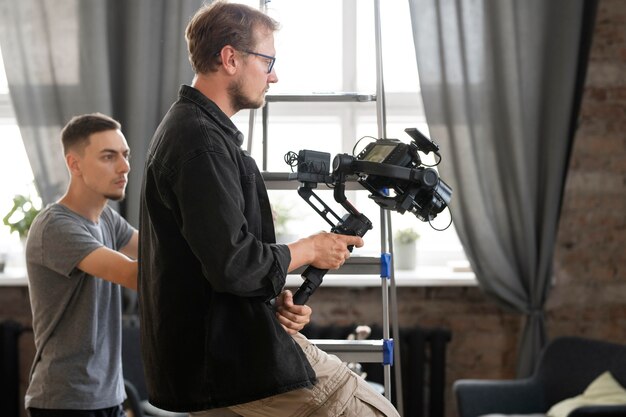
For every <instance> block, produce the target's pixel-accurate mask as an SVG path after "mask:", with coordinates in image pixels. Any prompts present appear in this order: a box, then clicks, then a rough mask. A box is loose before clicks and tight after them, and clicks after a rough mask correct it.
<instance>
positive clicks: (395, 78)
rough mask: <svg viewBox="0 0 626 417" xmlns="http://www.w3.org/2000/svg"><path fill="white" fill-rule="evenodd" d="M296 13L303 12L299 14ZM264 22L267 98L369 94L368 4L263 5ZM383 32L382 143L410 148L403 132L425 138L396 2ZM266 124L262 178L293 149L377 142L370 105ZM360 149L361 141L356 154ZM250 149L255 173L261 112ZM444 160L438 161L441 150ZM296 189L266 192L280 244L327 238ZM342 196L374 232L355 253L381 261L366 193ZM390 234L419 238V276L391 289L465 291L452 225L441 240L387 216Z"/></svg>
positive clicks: (372, 71) (274, 108) (301, 110)
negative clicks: (270, 22) (270, 65)
mask: <svg viewBox="0 0 626 417" xmlns="http://www.w3.org/2000/svg"><path fill="white" fill-rule="evenodd" d="M248 4H249V5H251V6H253V7H258V4H259V2H258V1H257V0H249V1H248ZM303 7H306V8H307V10H306V13H304V12H303V10H302V9H303ZM267 13H268V14H269V15H270V16H272V17H274V18H275V19H276V20H278V21H279V23H280V25H281V29H280V31H278V32H277V33H276V35H275V41H276V42H275V43H276V50H277V61H276V65H275V70H276V74H277V76H278V79H279V82H278V83H277V84H274V85H272V86H271V87H270V91H269V94H270V95H272V94H311V93H325V92H359V93H362V94H374V93H375V92H376V58H375V54H376V50H375V40H374V39H375V38H374V7H373V2H364V1H357V0H344V1H343V2H338V1H336V0H319V1H317V2H314V3H308V4H307V5H306V6H303V4H302V3H300V2H293V1H289V0H272V1H271V2H269V3H268V5H267ZM381 27H382V42H383V44H382V51H383V62H384V64H383V71H384V83H385V100H386V115H387V123H386V132H387V137H388V138H396V139H400V140H402V141H405V142H408V141H409V140H410V138H409V137H408V136H407V135H406V133H405V132H404V129H405V128H407V127H417V128H418V129H419V130H421V131H422V132H423V133H424V134H426V135H427V136H428V126H427V124H426V119H425V116H424V111H423V106H422V103H421V96H420V91H419V81H418V74H417V65H416V62H415V50H414V46H413V37H412V33H411V22H410V18H409V6H408V4H407V3H406V2H405V1H399V0H392V1H384V2H381ZM389 63H393V64H389ZM268 114H269V118H268V124H267V127H268V139H267V140H268V158H267V171H270V172H289V171H290V168H289V167H288V166H287V165H286V164H285V163H284V160H283V157H284V155H285V153H287V152H288V151H294V152H296V153H297V152H298V151H299V150H301V149H312V150H317V151H323V152H329V153H330V154H331V159H332V157H333V156H334V155H335V154H337V153H343V152H346V153H352V149H353V147H354V145H355V143H356V142H357V140H358V139H359V138H361V137H364V136H372V137H377V136H378V127H377V120H376V104H375V102H369V103H328V102H314V103H313V102H300V103H293V102H289V103H284V102H283V103H281V102H270V103H269V104H268ZM234 121H235V124H237V126H238V127H239V129H240V130H241V131H242V132H243V133H244V134H246V136H247V134H248V132H249V123H250V117H249V113H247V112H240V113H239V114H238V115H236V116H235V118H234ZM434 139H435V140H436V138H434ZM366 143H367V141H366V140H364V141H363V145H359V147H358V149H362V146H364V145H365V144H366ZM246 145H247V144H246V143H244V146H246ZM251 145H252V146H251V151H252V155H253V156H254V157H255V159H256V160H257V161H258V162H259V165H261V161H262V159H263V155H262V122H261V111H257V112H256V116H255V124H254V130H253V139H252V144H251ZM442 154H443V157H444V158H445V157H446V155H445V150H443V152H442ZM425 162H426V161H425ZM296 186H297V184H293V185H292V186H291V187H290V188H291V189H288V190H285V189H282V190H278V189H276V190H270V198H271V200H272V204H273V206H274V209H275V211H278V212H279V213H277V214H278V218H279V220H280V221H279V229H284V230H282V231H286V232H289V236H288V237H286V240H290V239H291V240H293V239H294V238H295V237H296V236H306V235H308V234H310V233H314V232H316V231H320V230H329V225H328V224H327V223H326V222H325V221H324V220H323V219H322V218H321V217H320V216H319V215H318V214H316V213H315V212H314V211H313V210H312V209H311V208H310V207H308V205H307V204H306V202H304V201H303V200H302V199H301V198H300V197H299V196H298V194H297V193H296V191H295V188H296ZM326 190H327V189H326V187H325V186H323V185H320V186H319V188H318V191H316V193H317V194H318V195H319V196H320V197H321V198H322V199H323V200H324V202H325V203H326V204H328V205H329V206H331V208H332V209H333V210H335V211H336V212H337V213H338V214H339V215H340V216H341V215H343V213H344V212H345V211H344V210H343V208H342V207H340V206H339V205H337V204H336V203H335V201H334V200H333V197H332V192H331V191H326ZM346 194H347V196H348V199H349V200H350V201H351V202H352V203H353V204H354V205H355V207H356V208H357V209H358V210H359V211H362V212H363V213H365V215H366V216H367V217H368V218H369V219H370V220H372V222H373V223H374V229H373V230H372V231H370V232H368V234H367V235H366V236H365V241H366V246H365V248H362V249H359V250H358V251H357V252H355V253H358V254H359V255H363V256H379V255H380V230H381V229H380V211H379V208H378V206H377V205H376V204H374V203H373V202H372V201H371V200H369V198H368V193H367V192H366V191H365V190H361V191H349V192H348V193H346ZM448 221H449V212H448V211H447V210H446V211H445V212H444V213H442V214H441V215H440V216H438V218H437V219H435V222H434V223H435V224H436V226H437V227H439V228H443V227H445V226H446V225H447V223H448ZM392 225H393V226H392V227H393V230H394V231H396V230H400V229H404V228H408V227H412V228H414V229H416V230H417V231H418V233H419V234H420V235H421V238H420V239H419V240H418V242H417V269H416V270H411V271H402V270H400V271H396V278H397V279H398V283H401V282H402V281H404V282H405V283H406V284H407V285H423V284H424V282H429V283H433V282H435V283H436V284H445V283H454V282H462V283H468V282H473V279H474V278H473V274H472V273H471V270H470V269H469V265H468V262H467V258H466V256H465V253H464V252H463V248H462V246H461V244H460V242H459V239H458V236H457V234H456V232H455V230H454V226H453V225H452V226H451V227H450V228H449V229H447V230H446V231H443V232H439V231H435V230H433V229H432V228H431V227H430V225H429V224H427V223H422V222H421V221H419V220H417V219H416V218H415V217H413V216H412V215H410V214H407V215H404V216H403V215H400V214H398V213H395V212H394V213H392ZM374 278H375V277H374ZM373 282H374V283H375V284H376V285H377V284H378V283H379V282H378V281H377V280H374V281H373Z"/></svg>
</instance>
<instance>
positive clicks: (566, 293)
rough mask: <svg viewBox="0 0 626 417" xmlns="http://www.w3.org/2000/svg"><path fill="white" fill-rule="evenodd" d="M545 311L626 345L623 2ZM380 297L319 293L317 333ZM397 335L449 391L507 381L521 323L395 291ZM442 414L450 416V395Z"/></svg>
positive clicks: (607, 46) (440, 292) (606, 33)
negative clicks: (434, 362)
mask: <svg viewBox="0 0 626 417" xmlns="http://www.w3.org/2000/svg"><path fill="white" fill-rule="evenodd" d="M554 267H555V286H554V288H553V289H552V292H551V295H550V299H549V301H548V305H547V315H546V318H547V328H548V334H549V336H550V337H556V336H560V335H566V334H567V335H581V336H587V337H594V338H600V339H605V340H613V341H617V342H622V343H626V2H624V1H621V0H601V1H600V3H599V10H598V16H597V21H596V27H595V34H594V40H593V46H592V50H591V57H590V62H589V69H588V73H587V82H586V88H585V95H584V98H583V103H582V109H581V124H580V127H579V129H578V132H577V135H576V140H575V144H574V148H573V154H572V160H571V166H570V172H569V175H568V179H567V184H566V192H565V197H564V201H563V212H562V218H561V223H560V228H559V235H558V242H557V248H556V253H555V260H554ZM380 299H381V297H380V289H378V288H370V289H336V288H320V289H319V290H318V293H317V294H316V296H315V297H313V298H312V299H311V306H312V307H313V309H314V312H315V313H314V320H315V321H316V322H317V323H320V324H328V323H339V324H347V323H353V322H359V323H376V322H380V318H381V317H382V312H381V309H382V306H381V303H380ZM398 310H399V320H400V325H401V326H414V325H420V326H424V327H430V326H445V327H447V328H449V329H450V330H451V331H452V341H451V343H450V344H449V349H448V369H447V376H446V377H447V382H448V386H451V383H452V382H453V381H455V380H457V379H460V378H470V377H471V378H511V377H513V376H514V373H515V358H516V355H517V340H518V335H519V332H520V329H521V327H522V324H523V321H522V319H521V318H520V317H519V316H518V315H515V314H511V313H507V312H505V311H503V310H502V309H501V308H499V307H498V306H497V305H495V304H494V303H493V302H491V301H489V300H487V298H486V297H485V296H484V295H483V294H482V293H481V292H480V290H479V289H478V288H473V287H468V288H451V287H437V288H402V289H401V290H400V291H399V292H398ZM6 317H13V318H16V319H18V320H19V321H21V322H24V323H28V321H29V320H30V310H29V307H28V293H27V290H26V288H3V287H0V319H2V318H6ZM447 411H448V412H447V414H448V416H454V415H455V406H454V401H453V398H452V395H451V393H450V390H449V389H448V395H447Z"/></svg>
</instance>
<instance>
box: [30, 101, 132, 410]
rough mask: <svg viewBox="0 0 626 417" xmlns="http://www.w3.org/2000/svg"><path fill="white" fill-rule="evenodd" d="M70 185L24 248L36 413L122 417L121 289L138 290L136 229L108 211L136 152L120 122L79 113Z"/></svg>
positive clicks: (66, 138) (69, 135)
mask: <svg viewBox="0 0 626 417" xmlns="http://www.w3.org/2000/svg"><path fill="white" fill-rule="evenodd" d="M61 140H62V143H63V151H64V153H65V160H66V163H67V166H68V169H69V172H70V183H69V186H68V189H67V192H66V193H65V195H64V196H63V197H62V198H61V199H60V200H59V201H58V202H57V203H54V204H51V205H49V206H47V207H46V208H45V209H44V210H43V211H42V212H41V213H40V214H39V215H38V216H37V218H36V219H35V221H34V222H33V225H32V227H31V229H30V232H29V235H28V240H27V244H26V261H27V268H28V280H29V291H30V300H31V307H32V311H33V331H34V334H35V345H36V348H37V352H36V355H35V360H34V362H33V366H32V369H31V375H30V382H29V386H28V390H27V392H26V399H25V404H26V408H27V409H28V411H29V413H30V415H31V416H32V417H39V416H46V417H51V416H60V415H66V414H68V413H67V410H72V413H71V415H72V416H80V417H104V416H115V417H117V416H123V415H124V411H123V409H122V408H121V403H122V402H123V401H124V381H123V376H122V363H121V287H120V285H123V286H125V287H128V288H131V289H135V290H136V288H137V262H136V260H135V259H136V258H137V249H138V234H137V231H136V230H135V229H134V228H133V227H132V226H130V225H129V224H128V222H126V221H125V220H124V219H123V218H122V217H121V216H120V215H119V214H117V213H116V212H115V211H114V210H113V209H111V208H110V207H109V206H108V205H107V203H108V201H109V200H120V199H122V198H124V194H125V189H126V182H127V175H128V172H129V170H130V166H129V164H128V156H129V149H128V144H127V143H126V139H125V138H124V136H123V134H122V132H121V131H120V125H119V123H118V122H116V121H115V120H113V119H111V118H109V117H108V116H104V115H102V114H98V113H96V114H88V115H82V116H77V117H75V118H73V119H72V120H70V122H69V123H68V124H67V125H66V126H65V128H64V129H63V132H62V134H61Z"/></svg>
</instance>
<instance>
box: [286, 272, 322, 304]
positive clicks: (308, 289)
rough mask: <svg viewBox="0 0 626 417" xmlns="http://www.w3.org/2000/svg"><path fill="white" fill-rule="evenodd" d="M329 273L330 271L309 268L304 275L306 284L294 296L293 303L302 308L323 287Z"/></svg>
mask: <svg viewBox="0 0 626 417" xmlns="http://www.w3.org/2000/svg"><path fill="white" fill-rule="evenodd" d="M327 272H328V269H319V268H316V267H314V266H311V265H309V266H307V268H306V269H305V270H304V272H303V273H302V278H304V282H303V283H302V285H300V288H298V290H297V291H296V293H295V294H294V295H293V303H294V304H296V305H300V306H301V305H304V304H305V303H306V302H307V300H308V299H309V297H310V296H311V294H313V293H314V292H315V290H316V289H317V287H319V286H320V285H321V283H322V280H323V279H324V275H326V273H327Z"/></svg>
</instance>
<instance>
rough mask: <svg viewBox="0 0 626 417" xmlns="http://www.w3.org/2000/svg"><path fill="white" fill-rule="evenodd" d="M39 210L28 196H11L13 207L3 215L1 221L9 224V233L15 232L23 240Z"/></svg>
mask: <svg viewBox="0 0 626 417" xmlns="http://www.w3.org/2000/svg"><path fill="white" fill-rule="evenodd" d="M39 211H40V209H39V208H38V207H36V206H35V204H34V203H33V201H32V199H31V197H30V196H27V195H16V196H15V197H13V207H12V208H11V210H9V212H8V213H7V214H6V216H4V218H3V219H2V222H3V223H4V224H5V225H6V226H9V229H10V230H11V233H13V232H17V233H18V234H19V236H20V239H21V240H24V239H26V236H27V235H28V229H30V225H31V224H32V223H33V220H34V219H35V217H36V216H37V214H39Z"/></svg>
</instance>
